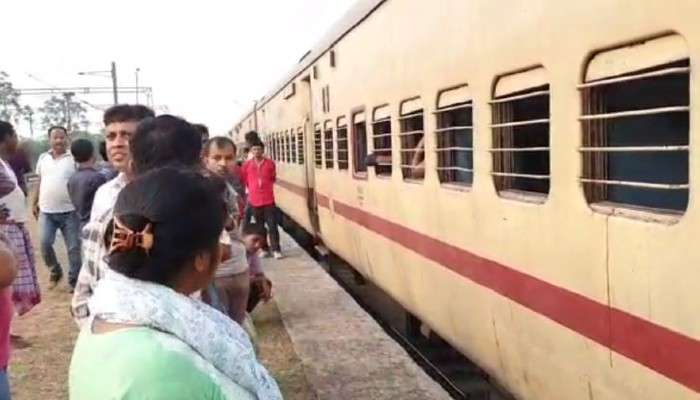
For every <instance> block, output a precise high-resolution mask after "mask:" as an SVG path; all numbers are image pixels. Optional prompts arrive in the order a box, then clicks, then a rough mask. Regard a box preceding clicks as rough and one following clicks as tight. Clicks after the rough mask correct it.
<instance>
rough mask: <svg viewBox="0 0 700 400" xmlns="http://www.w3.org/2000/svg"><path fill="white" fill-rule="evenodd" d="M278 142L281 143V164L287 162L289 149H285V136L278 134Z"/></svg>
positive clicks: (284, 133)
mask: <svg viewBox="0 0 700 400" xmlns="http://www.w3.org/2000/svg"><path fill="white" fill-rule="evenodd" d="M280 141H281V142H282V162H288V161H289V148H288V147H287V134H286V132H280Z"/></svg>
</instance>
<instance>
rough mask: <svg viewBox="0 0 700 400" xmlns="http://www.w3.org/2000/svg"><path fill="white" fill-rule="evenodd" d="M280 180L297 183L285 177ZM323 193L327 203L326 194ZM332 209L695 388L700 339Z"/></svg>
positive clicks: (699, 384) (370, 218) (343, 207)
mask: <svg viewBox="0 0 700 400" xmlns="http://www.w3.org/2000/svg"><path fill="white" fill-rule="evenodd" d="M278 183H279V181H278ZM280 186H282V187H284V188H287V186H296V185H294V184H291V183H289V182H285V183H284V184H283V185H280ZM293 192H294V193H298V191H296V190H293ZM319 196H322V195H319ZM323 197H324V198H325V199H326V200H327V201H326V202H324V203H325V204H326V205H325V207H326V208H329V203H330V200H328V197H327V196H323ZM333 209H334V211H335V213H336V214H338V215H341V216H343V217H344V218H346V219H348V220H350V221H352V222H355V223H356V224H358V225H361V226H363V227H365V228H366V229H369V230H371V231H373V232H375V233H377V234H379V235H381V236H384V237H385V238H387V239H389V240H391V241H393V242H396V243H398V244H400V245H402V246H404V247H406V248H407V249H409V250H412V251H414V252H416V253H418V254H420V255H421V256H423V257H425V258H428V259H430V260H432V261H435V262H437V263H439V264H441V265H443V266H445V267H447V268H449V269H450V270H452V271H454V272H456V273H457V274H459V275H461V276H463V277H465V278H467V279H469V280H471V281H473V282H475V283H477V284H479V285H481V286H483V287H486V288H488V289H491V290H493V291H495V292H497V293H499V294H501V295H503V296H505V297H507V298H509V299H511V300H513V301H515V302H517V303H518V304H521V305H522V306H524V307H527V308H529V309H530V310H532V311H534V312H536V313H538V314H540V315H543V316H545V317H547V318H549V319H551V320H552V321H555V322H557V323H558V324H560V325H562V326H565V327H567V328H569V329H571V330H573V331H575V332H577V333H579V334H581V335H583V336H585V337H587V338H589V339H591V340H593V341H595V342H597V343H599V344H601V345H603V346H605V347H608V348H609V349H611V350H613V351H614V352H616V353H618V354H621V355H623V356H625V357H627V358H629V359H631V360H634V361H636V362H638V363H640V364H642V365H644V366H646V367H648V368H650V369H652V370H654V371H656V372H658V373H660V374H661V375H664V376H666V377H667V378H669V379H672V380H674V381H676V382H678V383H680V384H682V385H684V386H686V387H688V388H690V389H692V390H694V391H696V392H700V368H699V367H698V366H697V360H698V359H700V341H698V340H696V339H693V338H690V337H688V336H685V335H683V334H681V333H678V332H674V331H672V330H670V329H668V328H666V327H663V326H661V325H657V324H655V323H653V322H651V321H647V320H645V319H642V318H639V317H636V316H634V315H632V314H629V313H627V312H625V311H622V310H619V309H616V308H612V307H609V306H607V305H606V304H603V303H600V302H597V301H595V300H592V299H590V298H587V297H585V296H582V295H580V294H577V293H574V292H572V291H570V290H567V289H565V288H562V287H559V286H555V285H553V284H551V283H547V282H545V281H543V280H541V279H538V278H536V277H534V276H531V275H527V274H525V273H523V272H520V271H518V270H515V269H513V268H510V267H507V266H505V265H503V264H499V263H498V262H495V261H492V260H488V259H486V258H483V257H480V256H478V255H476V254H473V253H471V252H468V251H466V250H464V249H461V248H458V247H455V246H453V245H451V244H449V243H446V242H443V241H440V240H437V239H435V238H432V237H430V236H427V235H424V234H422V233H419V232H416V231H414V230H411V229H409V228H407V227H405V226H402V225H399V224H396V223H394V222H391V221H388V220H386V219H384V218H381V217H379V216H376V215H373V214H370V213H368V212H366V211H364V210H361V209H359V208H356V207H352V206H350V205H347V204H344V203H342V202H339V201H337V200H333Z"/></svg>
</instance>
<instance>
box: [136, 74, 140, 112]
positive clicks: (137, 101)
mask: <svg viewBox="0 0 700 400" xmlns="http://www.w3.org/2000/svg"><path fill="white" fill-rule="evenodd" d="M139 71H141V68H136V104H139Z"/></svg>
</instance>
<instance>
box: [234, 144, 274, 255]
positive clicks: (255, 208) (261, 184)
mask: <svg viewBox="0 0 700 400" xmlns="http://www.w3.org/2000/svg"><path fill="white" fill-rule="evenodd" d="M250 152H251V154H252V155H253V157H252V158H251V159H249V160H248V161H246V162H245V163H244V164H243V167H242V168H241V181H242V182H243V184H245V186H246V188H247V189H248V205H249V206H250V210H251V213H252V215H253V217H255V221H256V222H258V223H263V222H264V223H265V225H267V230H268V234H269V236H270V247H271V249H272V253H273V255H274V256H275V258H277V259H280V258H282V252H281V250H280V236H279V231H278V230H277V206H276V205H275V193H274V184H275V181H276V180H277V170H276V166H275V162H274V161H272V160H271V159H269V158H267V157H265V144H263V142H262V141H260V140H257V141H254V142H253V143H252V144H251V147H250ZM269 255H270V254H269V251H267V252H265V253H263V256H268V257H269Z"/></svg>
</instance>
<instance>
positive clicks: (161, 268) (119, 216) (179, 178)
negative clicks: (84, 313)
mask: <svg viewBox="0 0 700 400" xmlns="http://www.w3.org/2000/svg"><path fill="white" fill-rule="evenodd" d="M218 192H219V189H218V188H215V187H214V185H213V184H212V181H211V180H209V179H207V178H205V177H203V176H202V175H200V174H198V173H196V172H194V171H191V170H185V169H179V168H175V167H165V168H159V169H156V170H153V171H149V172H148V173H146V174H144V175H142V176H139V177H138V178H136V179H134V180H133V181H132V182H130V183H129V184H128V185H126V186H125V187H124V189H122V191H121V192H120V193H119V197H118V198H117V203H116V205H115V206H114V219H113V221H112V223H111V224H110V226H109V228H108V229H107V232H106V234H105V238H104V239H105V245H106V247H107V249H109V255H108V258H107V261H108V264H109V266H110V268H111V269H113V270H114V271H117V272H119V273H121V274H123V275H126V276H127V277H130V278H133V279H138V280H141V281H146V282H153V283H157V284H161V285H165V286H168V287H170V288H173V289H174V290H176V291H178V292H180V293H183V294H185V295H189V294H191V293H193V292H195V291H197V290H200V289H202V288H204V287H206V286H207V284H208V283H209V282H210V281H211V279H212V277H213V274H214V271H215V270H216V267H217V265H218V263H219V255H220V253H219V251H220V250H219V236H220V234H221V231H222V230H223V221H224V210H223V208H222V207H221V203H222V200H221V196H220V195H219V193H218ZM130 232H131V233H130ZM139 233H143V235H139ZM130 237H131V239H130Z"/></svg>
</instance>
